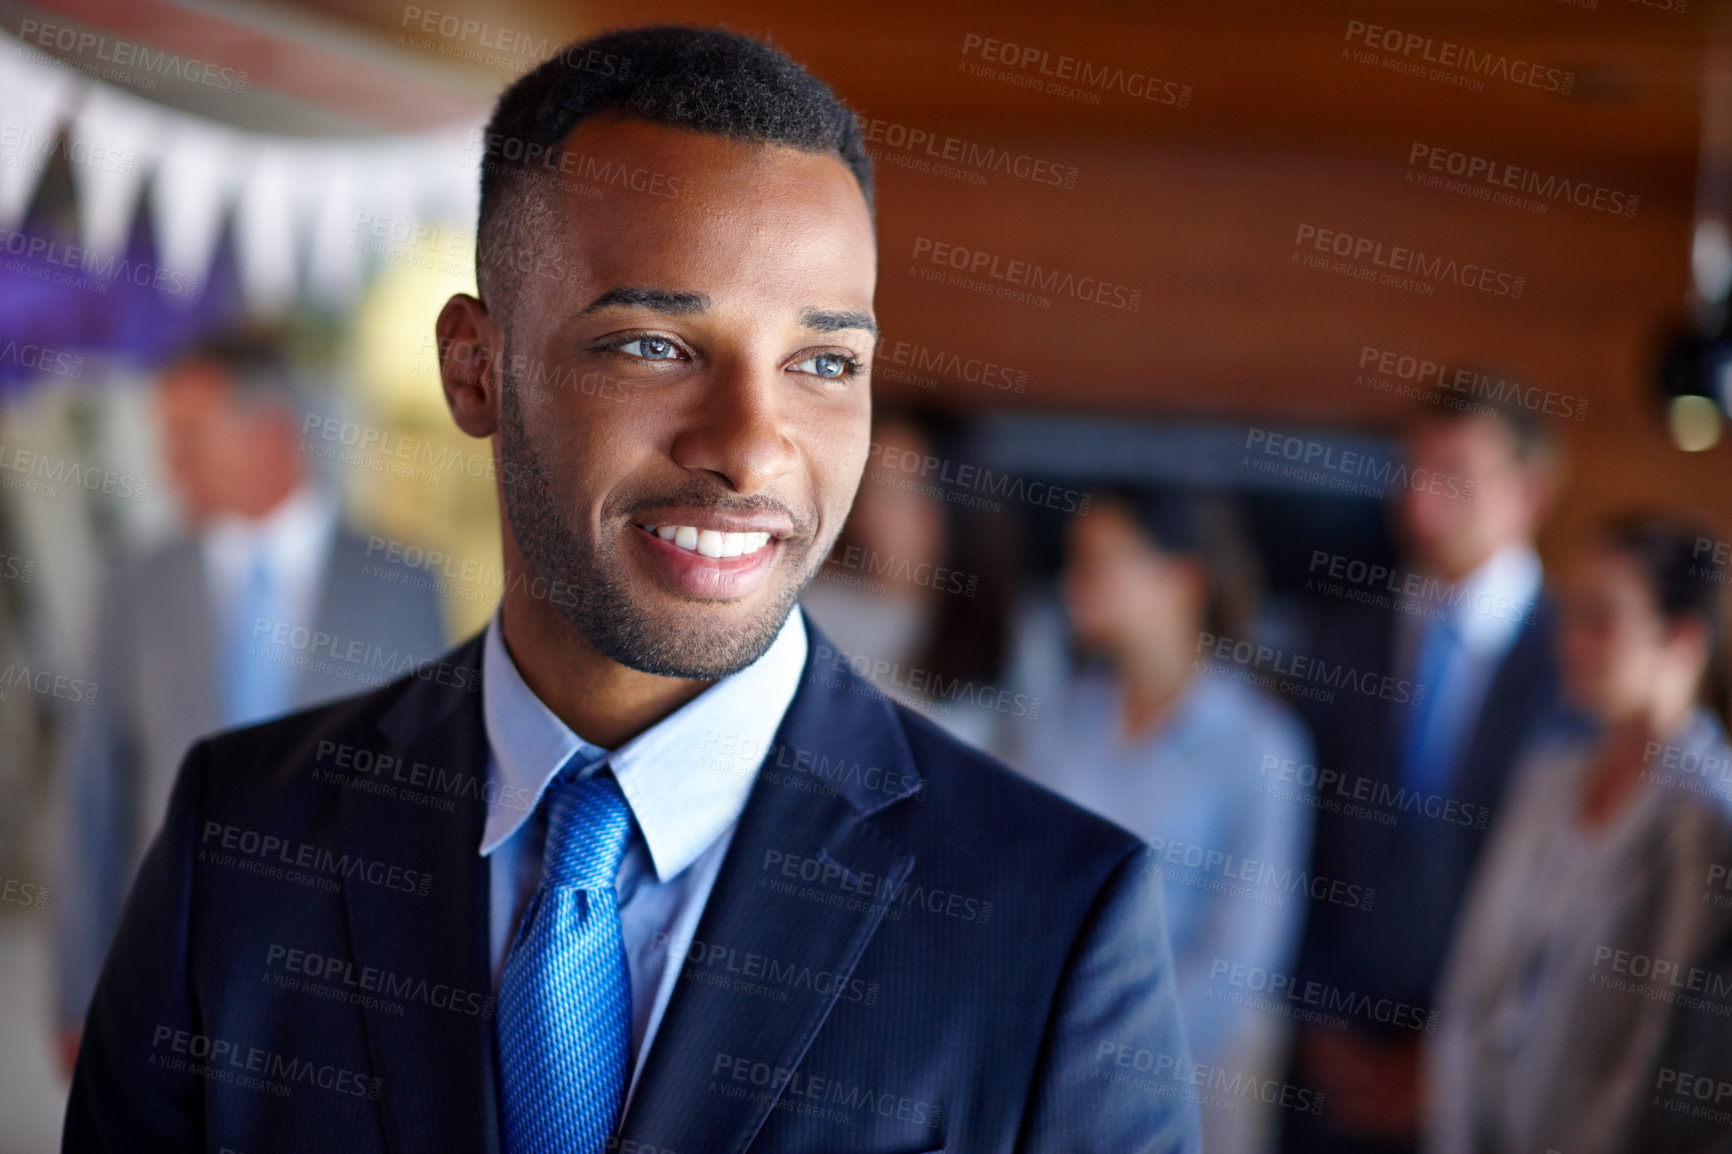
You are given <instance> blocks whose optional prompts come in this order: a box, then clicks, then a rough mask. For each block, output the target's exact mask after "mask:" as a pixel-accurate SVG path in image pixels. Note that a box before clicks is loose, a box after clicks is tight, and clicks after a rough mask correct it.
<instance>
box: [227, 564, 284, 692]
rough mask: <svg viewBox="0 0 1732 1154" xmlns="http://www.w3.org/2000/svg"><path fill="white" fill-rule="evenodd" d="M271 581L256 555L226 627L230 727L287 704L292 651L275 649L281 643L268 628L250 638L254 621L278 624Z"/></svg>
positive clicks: (270, 576) (265, 568)
mask: <svg viewBox="0 0 1732 1154" xmlns="http://www.w3.org/2000/svg"><path fill="white" fill-rule="evenodd" d="M275 585H276V582H275V581H274V580H273V578H272V574H271V567H270V566H269V565H268V564H267V563H266V562H265V558H264V557H263V556H261V555H257V554H255V556H254V557H253V561H252V564H251V565H250V566H249V567H248V569H247V583H246V586H245V587H244V588H243V589H242V590H241V598H240V604H239V605H238V606H237V607H236V608H237V612H236V614H235V616H234V618H233V619H232V620H231V621H230V622H229V624H228V629H227V630H226V633H227V636H226V638H225V640H226V642H227V653H226V655H225V659H224V663H223V673H224V678H225V680H224V684H223V720H224V721H225V722H226V723H227V724H229V725H231V726H233V725H250V724H251V723H253V722H255V721H263V720H264V719H265V718H267V717H271V716H274V715H275V714H278V713H281V712H283V711H284V710H285V709H287V708H288V706H289V692H288V689H289V686H290V685H291V684H292V680H293V678H292V675H293V673H294V670H295V667H294V666H293V665H291V664H289V663H288V661H287V660H284V659H285V658H287V657H289V656H290V655H289V654H288V653H287V652H279V650H282V649H283V647H282V646H280V645H276V644H273V643H272V642H271V639H270V633H269V632H268V631H267V632H265V633H263V634H261V635H260V636H259V637H258V639H257V640H256V641H255V640H254V638H253V626H254V624H255V623H256V622H259V621H264V622H266V623H267V624H269V625H271V626H273V627H274V626H275V624H276V618H277V616H278V614H277V613H276V589H275ZM272 656H275V657H276V660H274V661H273V660H272V659H271V658H272Z"/></svg>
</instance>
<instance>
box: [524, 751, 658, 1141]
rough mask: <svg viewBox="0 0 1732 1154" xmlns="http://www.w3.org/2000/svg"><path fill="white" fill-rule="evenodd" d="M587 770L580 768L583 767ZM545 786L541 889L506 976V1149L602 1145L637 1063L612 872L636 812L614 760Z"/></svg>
mask: <svg viewBox="0 0 1732 1154" xmlns="http://www.w3.org/2000/svg"><path fill="white" fill-rule="evenodd" d="M578 772H581V767H580V768H579V770H578ZM575 776H576V775H575V773H573V767H572V766H571V765H570V764H568V765H567V766H566V768H565V769H564V770H562V771H561V774H560V776H559V778H558V779H556V781H555V782H554V784H553V785H552V786H550V787H549V789H548V791H547V847H546V852H545V855H544V857H543V861H542V867H541V888H540V889H539V890H537V891H536V893H535V897H534V898H533V899H531V901H530V904H529V908H528V909H526V910H525V911H524V914H523V921H522V922H521V924H520V925H519V928H518V932H517V935H516V938H515V939H514V941H513V942H512V946H511V953H510V955H509V956H508V957H507V958H506V961H505V971H504V974H503V975H502V977H501V978H500V983H499V1019H498V1023H497V1025H498V1030H499V1055H500V1063H499V1069H500V1116H501V1119H502V1123H503V1130H504V1135H503V1137H504V1151H505V1154H543V1152H546V1154H554V1152H556V1151H557V1152H559V1154H600V1152H601V1151H603V1150H605V1149H606V1148H607V1142H608V1137H609V1135H610V1134H611V1133H612V1132H613V1128H614V1126H615V1124H616V1123H617V1122H618V1120H619V1110H620V1105H621V1103H622V1102H623V1101H624V1099H625V1088H626V1079H627V1077H628V1075H629V1072H630V1069H629V1068H630V1062H631V970H630V969H629V968H628V965H627V962H626V954H625V936H624V933H623V932H622V930H621V928H620V921H619V898H618V895H617V894H616V893H615V892H614V878H615V877H616V876H617V875H618V873H619V865H620V860H621V859H622V858H623V857H624V856H625V848H626V841H627V839H628V838H629V837H630V835H631V822H632V818H631V809H630V807H629V806H627V804H626V800H625V796H624V795H623V794H621V793H620V790H619V783H618V782H616V781H615V780H614V777H613V774H612V773H611V772H609V771H608V769H607V767H606V766H605V765H603V766H601V767H600V768H598V769H597V770H596V771H595V772H594V773H592V774H591V775H590V776H588V777H586V778H583V779H582V780H572V778H573V777H575Z"/></svg>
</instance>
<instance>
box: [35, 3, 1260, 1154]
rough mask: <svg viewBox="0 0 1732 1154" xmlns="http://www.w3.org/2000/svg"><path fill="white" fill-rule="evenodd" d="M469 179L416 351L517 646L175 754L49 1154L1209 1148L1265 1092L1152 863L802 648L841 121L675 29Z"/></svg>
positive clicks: (856, 324) (573, 53) (584, 66)
mask: <svg viewBox="0 0 1732 1154" xmlns="http://www.w3.org/2000/svg"><path fill="white" fill-rule="evenodd" d="M486 143H487V154H486V162H485V164H484V167H483V177H482V206H481V224H480V229H479V244H478V258H477V272H478V281H479V287H480V295H479V297H470V296H466V295H460V296H457V297H454V298H452V300H451V301H450V302H449V303H448V304H447V305H446V306H445V309H444V311H443V312H442V313H441V314H440V316H439V320H438V334H439V337H440V341H441V344H440V347H441V349H442V376H443V380H444V388H445V395H446V399H447V401H448V403H449V406H450V408H451V412H452V415H453V418H454V419H455V420H456V422H457V424H458V426H459V427H460V428H462V429H463V430H464V431H465V432H467V433H469V434H470V435H472V436H476V437H485V438H489V439H490V440H491V442H492V445H493V451H494V453H495V456H496V459H497V465H498V468H497V476H498V482H499V498H500V505H501V511H502V518H501V520H502V523H503V527H504V532H503V538H504V539H503V552H504V566H505V570H506V574H507V578H506V591H505V596H504V599H503V601H502V603H501V606H500V609H499V612H498V613H497V614H496V615H495V617H494V619H493V621H492V622H491V623H490V624H489V626H488V628H487V629H486V630H485V631H484V632H483V633H482V634H481V635H480V636H478V637H476V638H474V639H472V640H471V641H469V642H468V643H467V644H465V645H463V646H461V647H459V648H458V649H456V650H455V651H453V652H452V653H451V654H449V655H448V656H447V657H446V659H445V660H444V661H442V662H439V663H434V664H428V665H424V666H421V667H419V668H416V669H414V670H412V671H411V672H409V673H408V675H406V676H404V677H402V678H401V679H400V680H397V681H395V682H393V683H391V684H389V685H386V686H385V687H384V688H382V689H379V690H377V691H375V692H373V693H370V694H366V695H363V696H360V697H356V698H352V699H350V700H348V701H346V702H343V703H340V704H337V705H334V706H330V707H327V708H323V709H319V710H313V711H309V712H305V713H301V714H298V715H296V716H293V717H290V718H288V719H285V720H283V721H280V722H276V723H273V724H269V725H265V726H259V727H256V728H252V729H245V730H239V731H235V732H231V733H225V734H220V735H217V736H215V737H213V738H210V739H207V740H206V741H204V742H201V743H200V744H199V745H197V746H196V747H195V748H194V749H193V750H192V751H191V753H190V754H189V755H188V757H187V759H186V762H185V764H184V766H183V767H182V770H181V774H180V778H179V782H178V784H177V786H176V790H175V794H174V798H173V801H172V803H171V805H170V811H169V815H168V818H167V820H166V822H165V824H164V826H163V828H162V831H161V833H160V834H159V835H158V837H157V839H156V841H155V843H154V844H153V846H152V849H151V852H150V856H149V859H148V861H147V864H146V866H145V869H144V872H143V874H142V876H141V878H140V880H139V882H138V883H137V885H136V887H135V889H134V892H133V894H132V896H131V898H130V899H129V902H128V908H127V912H126V916H125V921H124V925H123V927H122V930H121V934H120V937H119V940H118V942H117V944H116V945H115V947H114V950H113V952H112V953H111V954H110V956H109V959H108V962H107V966H106V967H105V969H104V973H103V977H102V980H101V983H100V985H99V988H98V991H97V994H96V997H95V1000H94V1002H93V1004H92V1007H91V1011H90V1016H89V1020H88V1024H87V1028H86V1032H85V1043H84V1049H83V1051H82V1052H81V1054H80V1056H79V1061H78V1068H77V1074H76V1077H75V1080H74V1085H73V1092H72V1098H71V1101H70V1104H69V1106H68V1113H67V1126H66V1137H65V1149H67V1150H69V1151H84V1150H105V1151H106V1150H114V1151H120V1150H125V1151H143V1150H186V1149H206V1150H211V1151H217V1150H222V1149H228V1150H235V1151H247V1152H250V1154H259V1152H261V1151H275V1150H320V1151H322V1150H344V1151H368V1152H370V1151H395V1152H400V1154H410V1152H414V1154H421V1152H424V1151H446V1150H449V1151H453V1152H458V1151H461V1152H464V1154H468V1152H473V1151H502V1152H504V1154H527V1152H540V1151H556V1150H557V1151H563V1152H581V1154H592V1152H593V1154H599V1152H601V1151H635V1152H637V1154H653V1152H660V1151H668V1152H680V1154H699V1152H707V1151H751V1152H753V1154H774V1152H780V1151H795V1150H825V1151H845V1150H846V1151H854V1150H858V1151H882V1152H885V1154H893V1152H894V1154H912V1152H917V1151H939V1150H953V1151H954V1150H967V1151H987V1150H992V1151H999V1150H1003V1151H1010V1150H1016V1151H1042V1152H1045V1151H1054V1152H1056V1151H1073V1150H1074V1151H1100V1150H1112V1151H1115V1152H1117V1151H1191V1150H1194V1149H1195V1148H1196V1137H1195V1135H1196V1111H1195V1106H1194V1105H1193V1103H1194V1102H1195V1101H1196V1100H1197V1097H1198V1093H1199V1091H1198V1089H1197V1087H1203V1088H1205V1090H1206V1089H1208V1088H1209V1087H1213V1086H1215V1085H1216V1084H1217V1083H1220V1084H1223V1085H1225V1084H1227V1083H1231V1084H1232V1085H1233V1086H1234V1087H1235V1088H1237V1087H1240V1086H1241V1084H1242V1083H1243V1081H1244V1079H1243V1078H1242V1077H1239V1076H1237V1072H1234V1071H1219V1070H1209V1069H1200V1068H1198V1067H1195V1066H1194V1065H1193V1064H1192V1063H1191V1062H1190V1061H1189V1058H1188V1055H1187V1053H1186V1049H1185V1043H1184V1038H1183V1035H1182V1032H1181V1030H1180V1027H1179V1024H1178V1016H1177V1007H1176V1005H1175V1003H1174V999H1173V993H1172V979H1171V965H1170V961H1169V957H1168V952H1167V946H1166V931H1165V927H1164V925H1163V922H1162V915H1161V909H1160V901H1159V888H1160V884H1161V883H1160V877H1159V874H1158V871H1157V869H1156V868H1155V866H1154V864H1153V863H1151V862H1150V861H1149V859H1148V858H1147V856H1146V854H1145V852H1144V848H1143V847H1142V845H1141V844H1140V843H1139V842H1137V840H1136V839H1135V838H1133V837H1132V836H1131V835H1130V834H1128V833H1126V832H1124V831H1123V830H1121V829H1118V828H1117V827H1115V826H1112V825H1109V824H1108V823H1106V822H1104V821H1101V820H1099V819H1097V818H1093V817H1090V816H1088V815H1086V814H1084V813H1083V812H1082V811H1080V810H1078V809H1075V808H1073V807H1072V806H1070V805H1069V804H1068V803H1066V802H1063V801H1061V800H1059V799H1058V798H1056V797H1055V796H1053V795H1051V794H1048V793H1045V792H1043V791H1041V790H1039V789H1038V788H1036V787H1034V786H1032V785H1029V784H1026V783H1024V782H1023V781H1022V780H1021V779H1019V778H1017V777H1015V776H1014V775H1012V774H1010V773H1008V772H1007V771H1005V770H1004V769H1002V768H1001V767H1000V766H998V765H997V764H996V763H993V762H991V761H990V760H989V759H988V758H986V757H985V756H983V755H981V754H979V753H976V752H974V751H972V750H970V749H968V748H967V747H965V746H962V745H960V744H958V743H956V742H955V741H954V740H952V739H950V738H948V737H946V736H945V735H943V734H942V733H941V732H940V731H939V730H938V729H937V728H936V727H934V726H932V725H931V724H929V723H927V722H925V721H924V720H923V719H921V718H919V717H918V716H916V715H914V714H911V713H910V712H908V711H907V710H904V709H902V708H901V707H899V706H896V705H894V704H892V703H891V702H889V701H887V700H885V699H884V698H883V697H882V696H881V695H880V694H878V693H877V692H876V691H874V690H872V689H871V687H870V686H869V685H868V684H867V683H866V682H864V681H862V680H860V679H858V678H856V677H855V676H854V674H853V673H852V671H851V670H850V669H849V667H848V664H847V661H846V660H845V658H843V656H842V655H840V654H838V653H837V652H836V651H835V649H834V647H833V646H831V645H830V644H829V642H827V641H826V640H825V639H824V638H823V637H822V635H820V634H818V633H817V632H816V631H815V630H814V629H812V628H811V627H810V626H809V625H808V623H807V622H806V620H805V618H804V616H803V615H802V614H801V613H800V612H799V611H797V609H796V603H797V601H798V598H799V596H800V593H801V591H802V590H803V589H804V588H805V587H806V585H807V584H808V583H809V582H810V581H811V580H812V578H813V576H814V575H815V574H816V573H817V571H818V569H819V566H820V565H821V564H822V562H823V559H824V558H825V556H826V555H827V554H828V553H829V550H830V547H831V545H832V544H833V543H834V541H835V539H836V535H837V533H838V531H839V530H840V529H841V526H842V522H843V519H844V518H845V517H846V515H847V512H848V509H849V506H850V504H851V503H852V500H853V496H854V491H855V488H856V486H857V485H858V484H859V481H860V477H861V473H862V470H863V468H864V465H865V461H866V456H867V450H868V447H869V440H868V438H869V431H868V430H869V420H870V395H869V385H868V379H869V378H868V372H869V365H870V361H871V357H872V352H873V346H874V342H875V339H876V326H875V323H874V320H873V313H872V298H873V290H874V285H875V279H876V244H875V237H874V231H873V217H872V211H873V206H872V183H871V171H870V166H869V164H868V161H867V159H866V156H865V153H864V149H863V146H862V143H861V138H860V135H859V132H858V130H857V128H856V126H855V122H854V120H853V118H852V116H851V115H850V114H849V113H848V112H847V111H846V110H845V109H843V108H842V107H841V106H840V105H839V104H838V103H837V102H836V101H835V99H834V98H833V97H832V96H831V94H830V93H829V90H828V89H827V88H825V87H824V86H823V85H822V84H821V83H819V82H818V81H817V80H815V79H813V78H812V77H811V76H809V75H807V74H806V73H805V72H804V71H802V70H801V69H800V68H799V67H798V66H797V65H795V64H794V63H793V62H792V61H790V60H789V59H787V58H786V57H785V56H783V55H782V54H780V53H779V52H776V51H775V50H773V49H771V48H769V47H767V46H765V45H762V44H760V43H757V42H755V41H752V40H749V39H746V38H743V37H739V36H735V35H733V34H730V33H724V32H718V31H705V30H693V29H677V28H651V29H644V30H641V31H632V32H621V33H614V34H610V35H607V36H603V37H599V38H597V39H595V40H592V41H589V42H586V43H583V44H578V45H573V46H572V47H570V48H568V49H566V50H565V51H564V52H562V53H560V55H559V56H557V57H556V58H554V59H553V60H551V61H549V62H547V63H546V64H544V65H542V66H541V67H539V68H537V69H536V70H535V71H533V72H531V73H530V74H529V75H527V76H525V77H524V78H523V79H521V80H519V81H518V82H517V83H516V84H514V85H513V86H512V87H511V88H510V89H509V90H508V91H507V92H506V93H505V94H504V96H503V97H502V98H501V100H500V102H499V105H498V107H497V108H496V110H495V113H494V117H493V121H492V123H491V125H490V126H489V130H488V135H487V138H486ZM337 652H340V653H341V655H342V656H339V657H337V658H336V659H337V660H348V659H354V660H357V661H360V662H365V661H366V660H367V659H366V657H365V656H361V657H354V656H353V650H352V649H347V648H345V649H341V650H340V651H339V650H337V649H336V648H335V647H333V653H337ZM1256 1089H1257V1091H1258V1092H1259V1093H1260V1094H1261V1093H1262V1092H1263V1091H1264V1089H1265V1088H1261V1087H1259V1088H1256ZM1235 1092H1237V1091H1235Z"/></svg>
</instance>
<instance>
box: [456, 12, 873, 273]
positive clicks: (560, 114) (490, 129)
mask: <svg viewBox="0 0 1732 1154" xmlns="http://www.w3.org/2000/svg"><path fill="white" fill-rule="evenodd" d="M609 110H618V111H620V112H623V113H625V114H627V115H629V116H631V117H633V118H636V119H640V120H647V121H651V122H653V123H657V124H671V125H674V126H675V127H679V128H687V129H691V130H692V131H694V132H703V133H709V134H711V135H715V136H726V137H731V138H733V139H736V140H750V141H755V142H758V143H764V144H782V145H788V146H790V147H793V148H798V149H801V150H802V151H805V152H816V153H832V154H834V155H835V156H837V157H838V158H839V159H840V160H841V161H842V163H844V164H846V165H847V166H848V168H849V170H850V171H851V172H853V174H854V179H855V180H857V181H859V183H860V191H861V193H862V194H863V195H864V196H865V198H866V207H867V210H868V212H870V211H871V209H872V161H871V158H870V157H869V156H867V154H866V145H865V142H864V139H863V137H862V134H861V131H860V124H859V121H858V119H857V118H856V117H855V115H854V114H853V113H852V112H850V111H849V110H848V109H847V108H845V107H844V106H843V105H842V103H841V102H840V101H839V100H837V99H836V96H835V94H834V93H832V92H831V91H830V88H829V86H828V85H826V84H825V83H824V82H823V81H821V80H819V79H818V78H817V77H815V76H813V75H812V74H811V73H809V72H807V71H806V70H805V69H804V68H802V67H800V65H798V64H796V63H795V62H794V61H793V60H792V59H791V58H790V57H789V56H788V55H787V54H786V53H784V52H781V51H780V50H778V49H776V48H773V47H771V46H770V45H768V44H765V43H764V42H762V41H760V40H754V39H752V38H751V37H749V36H742V35H740V34H739V33H737V32H730V31H727V30H726V29H722V28H694V27H686V26H680V25H654V26H651V27H647V28H632V29H626V30H623V31H618V32H607V33H603V34H602V35H600V36H596V37H594V38H592V39H589V40H580V41H577V42H576V43H573V44H569V45H567V46H566V47H565V48H563V49H561V50H560V51H559V52H558V53H557V54H555V55H554V56H553V57H552V58H551V59H549V60H545V61H543V62H542V63H541V64H539V65H537V66H536V67H535V68H534V69H532V70H531V71H529V72H528V73H526V74H525V75H523V76H521V77H519V78H518V79H517V80H516V81H515V82H514V83H513V84H512V85H511V86H510V87H509V88H507V89H506V90H505V91H504V92H503V93H501V94H500V97H499V102H498V103H497V104H495V105H494V107H493V117H492V119H491V120H489V121H488V124H487V129H486V135H485V138H484V141H485V151H484V152H483V154H482V164H481V213H480V220H479V222H478V223H477V226H476V241H477V243H476V248H475V274H476V283H477V285H478V286H479V287H480V289H481V297H482V300H483V301H488V300H489V298H490V297H498V298H509V296H510V294H511V293H512V291H513V289H514V281H515V279H516V275H517V274H518V272H519V271H520V267H521V263H520V262H521V255H520V254H521V251H522V250H523V249H524V248H525V247H527V244H528V242H527V241H526V240H525V238H526V237H528V236H529V235H531V234H533V232H534V231H535V230H534V225H535V224H536V223H537V221H536V220H535V218H536V217H537V216H538V215H539V213H538V212H537V208H538V207H541V206H538V205H536V204H534V203H533V202H532V201H533V198H531V197H528V196H526V195H525V194H526V192H527V191H528V186H529V185H530V184H532V183H533V181H534V179H535V178H536V177H537V176H544V175H546V174H547V173H549V172H557V171H558V169H557V168H551V167H548V166H547V164H546V160H545V158H547V157H548V156H550V155H551V156H558V155H559V153H560V151H561V149H562V146H563V144H564V141H565V139H566V137H568V136H570V135H571V132H572V130H573V129H575V128H576V127H577V126H578V125H579V124H581V123H582V122H583V121H585V120H587V119H589V118H590V117H592V116H594V115H596V114H597V113H600V112H604V111H609ZM538 169H539V171H537V170H538Z"/></svg>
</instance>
